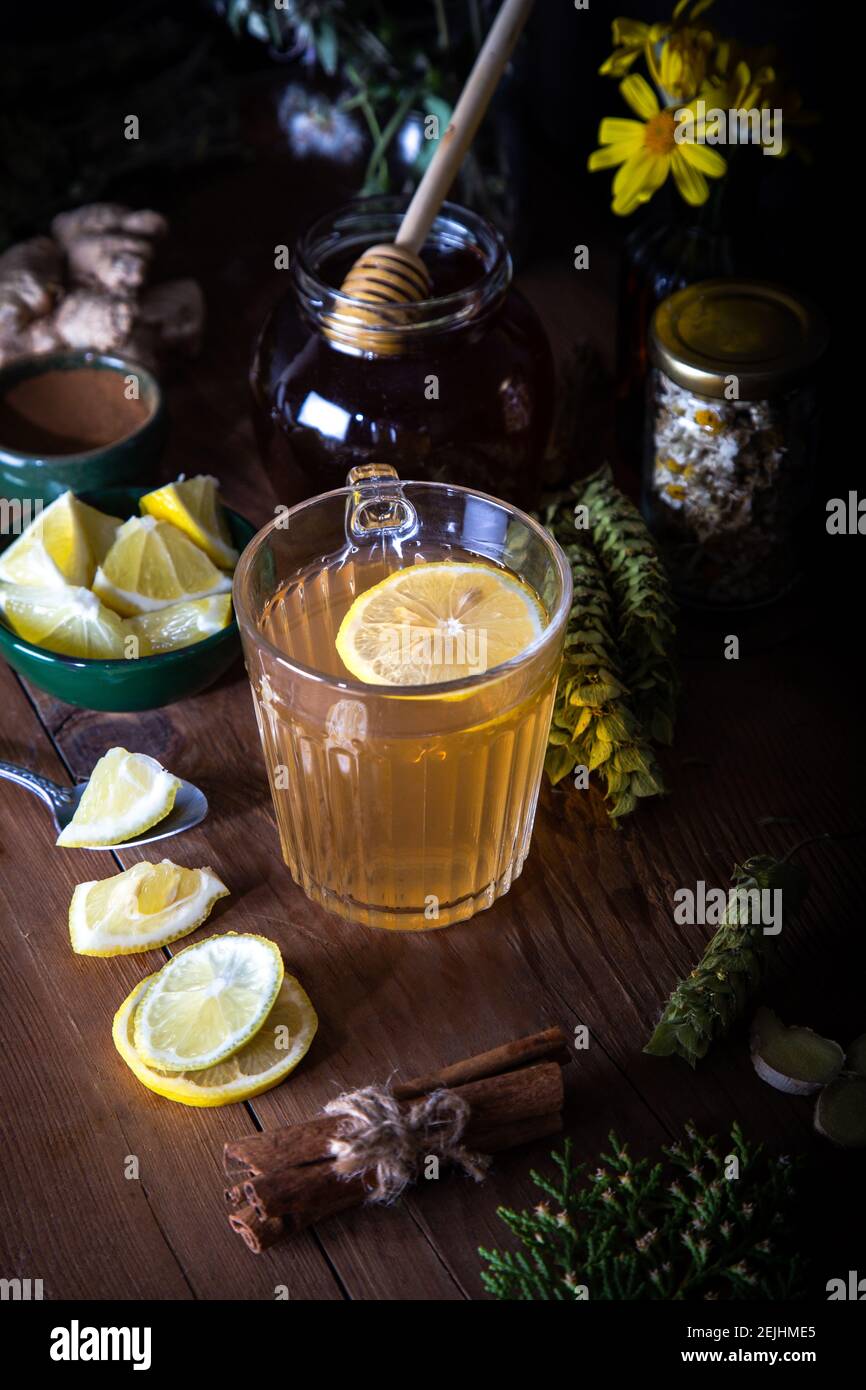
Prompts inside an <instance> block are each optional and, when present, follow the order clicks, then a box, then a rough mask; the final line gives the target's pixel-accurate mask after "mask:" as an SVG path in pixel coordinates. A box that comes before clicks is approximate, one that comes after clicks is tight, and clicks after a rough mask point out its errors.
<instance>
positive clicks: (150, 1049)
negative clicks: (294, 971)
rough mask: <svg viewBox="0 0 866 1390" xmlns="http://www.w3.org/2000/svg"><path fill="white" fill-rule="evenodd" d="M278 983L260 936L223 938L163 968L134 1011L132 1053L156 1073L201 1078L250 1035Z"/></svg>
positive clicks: (267, 944) (279, 964) (279, 965)
mask: <svg viewBox="0 0 866 1390" xmlns="http://www.w3.org/2000/svg"><path fill="white" fill-rule="evenodd" d="M282 982H283V958H282V956H281V955H280V952H279V948H278V947H277V946H276V944H275V943H274V942H273V941H268V940H267V938H266V937H263V936H246V935H243V934H240V935H239V934H237V933H236V932H228V933H227V934H226V935H225V936H209V937H208V938H207V940H205V941H198V942H196V944H195V945H194V946H187V947H186V948H185V950H183V951H179V952H178V954H177V955H176V956H173V957H172V959H171V960H170V961H169V962H168V964H167V965H164V966H163V968H162V970H160V971H159V973H158V974H157V975H155V976H154V978H153V979H152V980H151V982H150V984H149V985H148V987H147V989H146V990H145V991H144V993H143V995H142V997H141V1001H140V1002H139V1005H138V1008H137V1009H136V1011H135V1023H134V1043H135V1050H136V1052H137V1053H138V1055H139V1057H140V1058H141V1060H142V1061H143V1062H144V1063H145V1065H146V1066H148V1067H154V1068H156V1070H157V1071H168V1072H178V1071H203V1070H204V1069H205V1067H213V1066H216V1064H217V1063H218V1062H222V1061H224V1060H225V1058H226V1057H231V1055H232V1053H234V1052H237V1051H238V1049H239V1048H241V1047H243V1046H244V1044H245V1043H248V1042H249V1041H250V1039H251V1038H252V1037H254V1035H255V1034H256V1033H258V1031H259V1029H260V1028H261V1026H262V1024H263V1023H264V1021H265V1019H266V1018H267V1016H268V1014H269V1013H270V1011H271V1008H272V1007H273V1004H274V1001H275V999H276V997H277V994H278V993H279V989H280V985H281V984H282Z"/></svg>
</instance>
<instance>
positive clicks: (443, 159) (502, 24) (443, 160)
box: [396, 0, 533, 255]
mask: <svg viewBox="0 0 866 1390" xmlns="http://www.w3.org/2000/svg"><path fill="white" fill-rule="evenodd" d="M532 5H533V0H504V3H503V5H502V8H501V9H500V11H499V13H498V14H497V16H496V18H495V19H494V21H493V23H492V25H491V26H490V31H489V33H488V35H487V38H486V39H485V40H484V44H483V46H482V48H481V51H480V53H479V54H478V57H477V58H476V60H475V65H474V67H473V68H472V71H471V73H470V74H469V77H468V78H467V81H466V86H465V87H464V88H463V91H462V92H461V93H460V98H459V100H458V102H457V105H456V106H455V107H454V110H453V112H452V115H451V120H450V121H449V123H448V129H447V130H446V131H445V134H444V135H443V136H442V139H441V140H440V141H439V148H438V149H437V151H436V153H435V155H434V156H433V158H432V160H431V161H430V163H429V165H428V166H427V172H426V173H425V175H424V177H423V179H422V180H421V182H420V183H419V185H418V187H417V188H416V190H415V194H414V196H413V198H412V201H411V203H410V204H409V206H408V208H407V209H406V215H405V217H404V218H403V221H402V223H401V225H400V231H399V233H398V235H397V238H396V244H397V245H398V246H405V247H406V249H407V250H409V251H413V252H414V253H415V255H417V254H418V252H419V251H420V250H421V247H422V246H423V244H424V240H425V238H426V236H427V233H428V232H429V230H430V227H431V225H432V223H433V219H434V217H435V216H436V214H437V212H438V211H439V209H440V207H441V206H442V203H443V201H444V199H445V195H446V194H447V192H448V190H449V188H450V187H451V184H452V183H453V182H454V178H455V176H456V174H457V170H458V169H459V168H460V165H461V164H462V163H463V156H464V155H465V154H466V151H467V150H468V148H469V146H470V145H471V144H472V140H473V138H474V136H475V132H476V130H477V129H478V127H479V125H480V124H481V120H482V117H483V116H484V113H485V111H486V110H487V107H488V106H489V105H490V99H491V97H492V96H493V93H494V91H495V90H496V86H497V83H498V82H499V79H500V77H501V76H502V73H503V70H504V68H505V65H506V63H507V62H508V59H509V58H510V57H511V53H512V50H513V48H514V45H515V44H516V43H517V40H518V38H519V37H520V31H521V30H522V28H523V26H524V24H525V23H526V20H527V17H528V15H529V11H530V10H531V9H532Z"/></svg>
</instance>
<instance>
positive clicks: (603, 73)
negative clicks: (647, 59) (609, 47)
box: [598, 48, 640, 77]
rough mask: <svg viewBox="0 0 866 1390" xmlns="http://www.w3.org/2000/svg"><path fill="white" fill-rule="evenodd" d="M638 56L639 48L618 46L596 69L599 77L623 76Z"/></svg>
mask: <svg viewBox="0 0 866 1390" xmlns="http://www.w3.org/2000/svg"><path fill="white" fill-rule="evenodd" d="M639 56H640V49H639V48H618V49H617V51H616V53H611V55H610V57H609V58H606V59H605V61H604V62H603V63H602V65H601V67H600V68H599V70H598V73H599V76H600V77H624V76H625V74H626V73H627V72H628V70H629V68H630V67H632V66H633V64H634V63H635V62H636V61H637V59H638V58H639Z"/></svg>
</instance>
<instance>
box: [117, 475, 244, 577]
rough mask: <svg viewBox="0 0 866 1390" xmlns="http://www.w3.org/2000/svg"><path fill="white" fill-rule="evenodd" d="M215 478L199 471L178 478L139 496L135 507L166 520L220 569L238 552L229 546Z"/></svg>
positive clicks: (227, 566)
mask: <svg viewBox="0 0 866 1390" xmlns="http://www.w3.org/2000/svg"><path fill="white" fill-rule="evenodd" d="M218 489H219V483H218V481H217V479H216V478H212V477H210V476H209V475H208V474H206V473H200V474H199V475H198V476H197V477H195V478H184V477H180V478H178V479H177V481H176V482H174V483H167V484H166V486H165V487H159V488H157V489H156V490H155V491H154V492H148V493H146V494H145V496H144V497H142V499H141V501H140V503H139V506H140V507H141V510H142V511H143V512H146V513H147V515H148V516H155V517H156V518H157V520H158V521H170V522H171V523H172V524H173V525H174V526H177V527H178V529H179V530H181V531H183V532H184V533H185V534H186V535H187V536H189V538H190V540H192V541H195V543H196V545H197V546H199V547H200V548H201V549H202V550H203V551H204V553H205V554H206V555H207V556H208V558H209V559H211V560H213V562H214V564H215V565H218V566H219V568H220V569H227V570H230V569H234V567H235V565H236V564H237V562H238V553H239V552H238V551H237V550H235V548H234V546H233V545H232V541H231V536H230V535H229V528H228V525H227V523H226V519H225V516H224V515H223V510H222V505H221V503H220V500H219V491H218Z"/></svg>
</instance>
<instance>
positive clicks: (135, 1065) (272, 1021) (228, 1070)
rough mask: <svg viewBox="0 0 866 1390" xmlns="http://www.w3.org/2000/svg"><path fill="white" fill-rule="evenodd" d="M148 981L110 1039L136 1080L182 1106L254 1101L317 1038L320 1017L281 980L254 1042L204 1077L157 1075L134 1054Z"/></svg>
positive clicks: (293, 983)
mask: <svg viewBox="0 0 866 1390" xmlns="http://www.w3.org/2000/svg"><path fill="white" fill-rule="evenodd" d="M156 978H157V977H156V975H150V976H148V978H147V979H146V980H142V981H141V983H140V984H138V985H136V987H135V989H134V990H133V991H132V993H131V994H129V995H127V997H126V999H124V1001H123V1003H122V1004H121V1006H120V1008H119V1009H118V1011H117V1013H116V1014H115V1015H114V1023H113V1025H112V1029H111V1036H112V1038H113V1039H114V1046H115V1047H116V1048H117V1050H118V1052H119V1053H120V1055H121V1057H122V1058H123V1060H124V1062H125V1063H126V1065H127V1066H128V1067H129V1069H130V1071H131V1072H132V1073H133V1075H134V1076H136V1077H137V1078H138V1080H139V1081H140V1082H141V1084H142V1085H143V1086H146V1087H147V1089H148V1090H149V1091H155V1093H156V1094H157V1095H158V1096H164V1097H165V1098H166V1100H174V1101H177V1102H179V1104H181V1105H198V1106H207V1105H230V1104H231V1103H232V1102H233V1101H241V1100H251V1099H252V1097H253V1096H259V1095H261V1094H262V1092H263V1091H269V1090H270V1089H271V1087H272V1086H277V1085H278V1084H279V1083H280V1082H281V1081H283V1080H284V1079H285V1078H286V1077H287V1076H288V1075H289V1073H290V1072H292V1071H294V1069H295V1067H296V1066H297V1065H298V1063H299V1062H300V1061H301V1059H302V1058H303V1057H304V1056H305V1054H306V1053H307V1051H308V1050H309V1047H310V1043H311V1042H312V1041H313V1038H314V1037H315V1036H316V1029H317V1028H318V1026H319V1021H318V1019H317V1018H316V1011H315V1009H314V1008H313V1006H312V1004H311V1003H310V1000H309V999H308V997H307V995H306V994H305V992H304V990H303V989H302V988H301V986H300V985H299V984H298V981H297V980H296V979H294V977H293V976H291V975H284V976H283V983H282V984H281V985H280V990H279V993H278V995H277V997H276V999H275V1000H274V1004H273V1007H272V1009H271V1011H270V1013H269V1014H268V1016H267V1018H266V1019H265V1021H264V1023H263V1024H262V1026H261V1028H260V1029H259V1031H258V1032H257V1033H256V1034H255V1036H254V1037H252V1038H250V1041H249V1042H248V1043H245V1045H244V1046H243V1047H242V1048H240V1050H239V1051H238V1052H235V1053H234V1055H233V1056H231V1057H227V1058H226V1060H225V1061H224V1062H217V1063H216V1065H215V1066H212V1067H205V1068H204V1070H203V1071H182V1072H161V1071H155V1070H154V1069H153V1068H152V1067H149V1066H147V1064H146V1063H145V1062H143V1061H142V1060H141V1058H140V1057H139V1055H138V1053H137V1052H136V1050H135V1011H136V1009H137V1007H138V1004H139V1002H140V1000H141V997H142V995H143V994H144V992H145V990H146V988H147V987H148V985H150V984H151V983H152V982H153V981H154V980H155V979H156Z"/></svg>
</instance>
